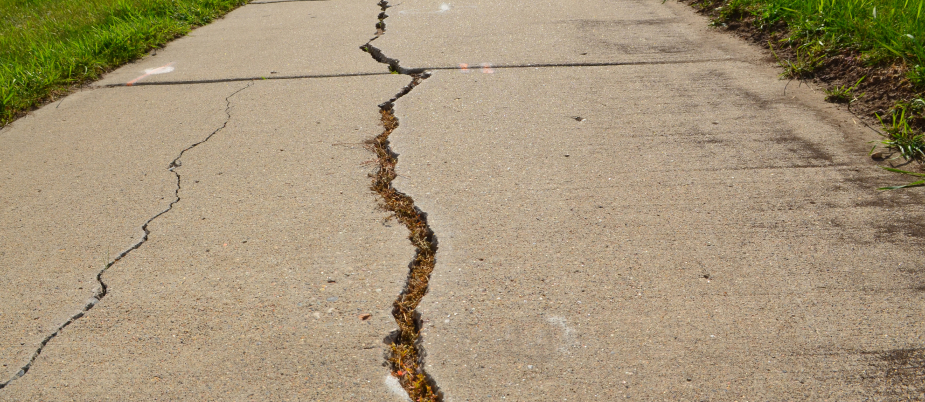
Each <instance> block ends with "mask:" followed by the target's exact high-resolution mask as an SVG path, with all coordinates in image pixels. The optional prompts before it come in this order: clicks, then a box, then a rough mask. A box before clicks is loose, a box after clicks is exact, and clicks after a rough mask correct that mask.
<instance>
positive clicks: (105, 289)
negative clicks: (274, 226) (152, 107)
mask: <svg viewBox="0 0 925 402" xmlns="http://www.w3.org/2000/svg"><path fill="white" fill-rule="evenodd" d="M253 84H254V83H253V82H251V83H249V84H247V86H245V87H243V88H241V89H238V90H236V91H234V92H233V93H231V95H228V96H227V97H225V116H226V118H225V122H224V123H222V125H221V126H220V127H219V128H217V129H215V131H213V132H212V133H210V134H209V135H208V136H206V137H205V138H204V139H202V140H201V141H199V142H196V143H194V144H193V145H190V146H188V147H186V148H185V149H183V150H182V151H180V153H179V154H178V155H177V157H176V158H174V159H173V160H172V161H170V164H169V165H168V166H167V170H169V171H170V172H171V173H173V174H174V176H176V179H177V186H176V188H175V189H174V193H173V195H174V200H173V201H171V202H170V204H169V205H167V208H166V209H164V210H163V211H161V212H158V213H157V214H156V215H154V216H152V217H150V218H148V220H147V221H145V223H144V224H143V225H141V230H142V231H143V232H144V236H142V237H141V240H139V241H138V242H136V243H135V244H133V245H131V246H130V247H129V248H127V249H125V251H122V252H121V253H119V255H117V256H116V258H114V259H113V260H112V261H109V262H108V263H106V265H105V266H104V267H103V269H101V270H100V271H99V272H97V274H96V282H97V284H98V286H97V288H96V291H95V293H94V294H93V296H91V297H90V299H88V300H87V302H86V304H84V306H83V308H82V309H81V310H80V311H79V312H77V313H76V314H74V315H72V316H71V317H70V318H68V320H67V321H65V322H64V323H63V324H61V325H59V326H58V328H56V329H55V330H54V332H52V333H51V334H48V335H47V336H45V338H44V339H42V342H40V343H39V346H38V348H36V350H35V352H32V357H30V358H29V361H28V362H27V363H26V364H25V365H24V366H22V368H20V369H19V372H17V373H16V374H15V375H14V376H13V377H12V378H10V379H9V380H7V381H6V382H3V383H0V389H3V388H5V387H6V386H7V385H9V384H10V383H11V382H13V381H15V380H16V379H18V378H20V377H22V376H24V375H26V373H28V372H29V370H30V369H31V368H32V365H33V364H35V361H36V359H38V357H39V355H40V354H42V351H43V350H45V346H47V345H48V343H49V342H51V340H52V339H54V338H55V337H56V336H58V334H60V333H61V331H63V330H64V328H67V326H69V325H71V324H73V323H74V322H75V321H77V320H79V319H80V318H82V317H83V316H84V315H85V314H87V312H88V311H90V309H92V308H93V307H94V306H96V304H97V303H99V302H100V300H103V298H104V297H106V295H107V294H109V286H108V285H106V282H105V281H103V275H104V274H105V273H106V271H108V270H109V268H112V266H113V265H116V263H118V262H119V261H121V260H122V259H123V258H125V257H127V256H128V255H129V254H130V253H131V252H133V251H135V250H138V249H139V248H140V247H141V246H142V245H143V244H145V243H146V242H147V241H148V236H149V235H150V234H151V231H150V230H149V229H148V225H150V224H151V222H154V220H155V219H157V218H160V217H161V216H163V215H164V214H166V213H168V212H170V210H172V209H173V207H174V205H176V204H177V203H178V202H180V189H181V188H182V187H181V184H182V181H181V177H180V173H178V172H177V168H179V167H180V166H181V162H180V159H181V158H183V154H185V153H186V151H189V150H191V149H193V148H196V147H197V146H199V145H202V144H203V143H205V142H207V141H209V140H210V139H212V137H213V136H215V134H218V132H219V131H222V130H223V129H225V127H226V126H228V122H229V121H230V120H231V97H233V96H235V95H237V94H238V92H241V91H243V90H245V89H247V88H248V87H250V86H251V85H253Z"/></svg>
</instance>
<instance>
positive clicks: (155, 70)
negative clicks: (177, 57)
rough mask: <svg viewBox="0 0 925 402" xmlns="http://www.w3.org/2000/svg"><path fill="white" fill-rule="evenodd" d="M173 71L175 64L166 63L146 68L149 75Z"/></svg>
mask: <svg viewBox="0 0 925 402" xmlns="http://www.w3.org/2000/svg"><path fill="white" fill-rule="evenodd" d="M171 64H173V63H171ZM171 71H173V66H171V65H169V64H168V65H166V66H160V67H155V68H148V69H145V74H147V75H157V74H166V73H169V72H171Z"/></svg>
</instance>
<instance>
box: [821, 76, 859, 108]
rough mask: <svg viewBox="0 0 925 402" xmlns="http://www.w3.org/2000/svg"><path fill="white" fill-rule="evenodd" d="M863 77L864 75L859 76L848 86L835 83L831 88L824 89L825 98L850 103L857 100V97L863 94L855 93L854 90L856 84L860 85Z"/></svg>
mask: <svg viewBox="0 0 925 402" xmlns="http://www.w3.org/2000/svg"><path fill="white" fill-rule="evenodd" d="M864 78H866V77H861V78H860V79H858V81H857V82H855V83H854V85H852V86H850V87H849V86H847V85H836V86H835V87H833V88H831V89H826V90H825V100H827V101H829V102H832V103H851V102H854V101H856V100H858V98H860V97H862V96H864V94H860V95H858V94H855V93H854V90H856V89H858V85H861V81H864Z"/></svg>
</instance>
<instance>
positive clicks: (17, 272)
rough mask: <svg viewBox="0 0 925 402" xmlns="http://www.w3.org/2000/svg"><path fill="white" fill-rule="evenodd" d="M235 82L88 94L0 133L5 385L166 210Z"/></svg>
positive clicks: (0, 344)
mask: <svg viewBox="0 0 925 402" xmlns="http://www.w3.org/2000/svg"><path fill="white" fill-rule="evenodd" d="M232 88H234V87H233V86H230V85H215V86H211V87H208V88H205V87H197V88H196V89H195V90H193V89H191V88H188V87H187V88H170V89H165V88H144V89H141V90H137V91H131V92H128V91H120V90H97V91H84V92H79V93H76V94H74V95H71V96H69V97H67V98H66V99H64V100H63V101H62V102H61V103H60V104H55V105H49V106H46V107H45V108H43V109H41V110H38V111H36V112H35V113H33V114H32V115H30V116H27V117H25V118H23V119H20V120H19V121H17V122H15V123H13V124H12V125H10V126H8V127H7V128H5V129H4V130H2V131H0V142H2V143H3V147H0V180H2V184H0V187H2V188H3V191H0V205H3V207H2V209H0V238H2V239H3V242H0V267H3V271H4V273H3V278H4V280H3V281H0V294H2V295H3V305H2V309H0V312H2V315H0V365H2V366H0V382H5V381H6V380H7V379H9V378H10V377H12V376H13V375H14V374H16V372H18V371H19V370H20V368H21V367H22V366H23V364H25V363H26V362H27V361H28V360H29V359H30V357H31V356H32V353H33V352H34V351H35V350H36V348H37V347H38V345H39V343H40V342H41V341H42V339H44V338H45V337H46V336H47V335H48V334H50V333H52V332H53V331H54V330H55V329H56V328H57V327H58V326H59V325H61V324H62V323H63V322H65V321H67V319H68V318H70V317H71V316H72V315H73V314H75V313H77V312H78V311H80V310H81V308H82V307H83V306H84V304H85V302H86V300H87V299H88V298H90V297H91V296H93V294H94V293H95V292H94V289H95V288H96V286H97V282H96V280H95V275H96V273H97V272H99V271H100V270H101V269H103V267H105V265H106V263H107V262H109V261H111V260H112V258H114V257H115V256H116V255H117V254H119V253H120V252H122V251H123V250H124V249H126V248H128V247H130V246H131V245H132V244H135V243H136V242H138V241H139V240H140V239H141V237H142V236H143V235H144V233H143V232H142V231H141V229H140V227H141V225H142V224H143V223H144V222H145V221H146V220H147V219H148V218H150V217H151V216H154V215H155V214H157V213H158V212H160V211H163V210H164V209H165V208H167V206H168V204H169V203H170V201H172V200H173V189H174V187H175V184H176V183H175V179H174V176H173V174H171V173H170V172H168V171H167V166H168V164H169V163H170V161H171V160H172V159H173V158H174V157H175V156H176V154H177V153H179V152H180V150H182V149H183V148H185V147H187V146H189V145H190V144H192V143H194V142H196V141H198V140H200V139H201V138H202V137H204V136H205V135H207V134H208V133H210V132H212V131H214V130H215V129H216V128H218V127H219V126H221V124H222V122H223V121H224V120H225V113H224V109H225V103H224V101H223V99H224V97H225V96H227V95H228V94H229V93H230V92H231V91H232Z"/></svg>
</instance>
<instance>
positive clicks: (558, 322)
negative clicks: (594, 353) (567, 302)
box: [546, 315, 575, 353]
mask: <svg viewBox="0 0 925 402" xmlns="http://www.w3.org/2000/svg"><path fill="white" fill-rule="evenodd" d="M546 321H549V323H550V324H552V325H555V326H557V327H560V328H561V329H562V338H563V341H564V342H563V343H562V345H560V346H559V351H560V352H562V353H568V348H569V346H570V345H572V344H573V343H575V328H572V327H570V326H568V321H566V320H565V317H560V316H557V315H554V316H550V317H548V318H546Z"/></svg>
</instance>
